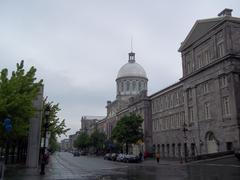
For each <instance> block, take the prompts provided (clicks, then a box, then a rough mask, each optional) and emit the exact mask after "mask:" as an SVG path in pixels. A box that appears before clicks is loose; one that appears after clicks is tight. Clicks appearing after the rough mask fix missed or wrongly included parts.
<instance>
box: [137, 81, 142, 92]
mask: <svg viewBox="0 0 240 180" xmlns="http://www.w3.org/2000/svg"><path fill="white" fill-rule="evenodd" d="M138 90H139V91H141V90H142V83H141V82H140V81H139V82H138Z"/></svg>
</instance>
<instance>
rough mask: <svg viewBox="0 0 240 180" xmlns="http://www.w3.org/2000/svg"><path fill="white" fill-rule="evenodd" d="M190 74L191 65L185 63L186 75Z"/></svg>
mask: <svg viewBox="0 0 240 180" xmlns="http://www.w3.org/2000/svg"><path fill="white" fill-rule="evenodd" d="M190 73H191V63H190V61H188V62H187V74H190Z"/></svg>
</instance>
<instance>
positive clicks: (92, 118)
mask: <svg viewBox="0 0 240 180" xmlns="http://www.w3.org/2000/svg"><path fill="white" fill-rule="evenodd" d="M104 118H105V116H82V119H83V120H102V119H104Z"/></svg>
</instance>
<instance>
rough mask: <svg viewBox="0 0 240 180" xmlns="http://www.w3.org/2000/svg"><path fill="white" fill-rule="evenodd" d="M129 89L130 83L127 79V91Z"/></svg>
mask: <svg viewBox="0 0 240 180" xmlns="http://www.w3.org/2000/svg"><path fill="white" fill-rule="evenodd" d="M129 90H130V83H129V81H127V91H129Z"/></svg>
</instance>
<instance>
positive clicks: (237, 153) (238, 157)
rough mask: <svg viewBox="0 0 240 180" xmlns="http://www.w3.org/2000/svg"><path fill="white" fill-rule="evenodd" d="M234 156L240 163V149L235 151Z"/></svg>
mask: <svg viewBox="0 0 240 180" xmlns="http://www.w3.org/2000/svg"><path fill="white" fill-rule="evenodd" d="M234 154H235V156H236V158H237V159H238V160H239V161H240V148H237V149H235V151H234Z"/></svg>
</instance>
